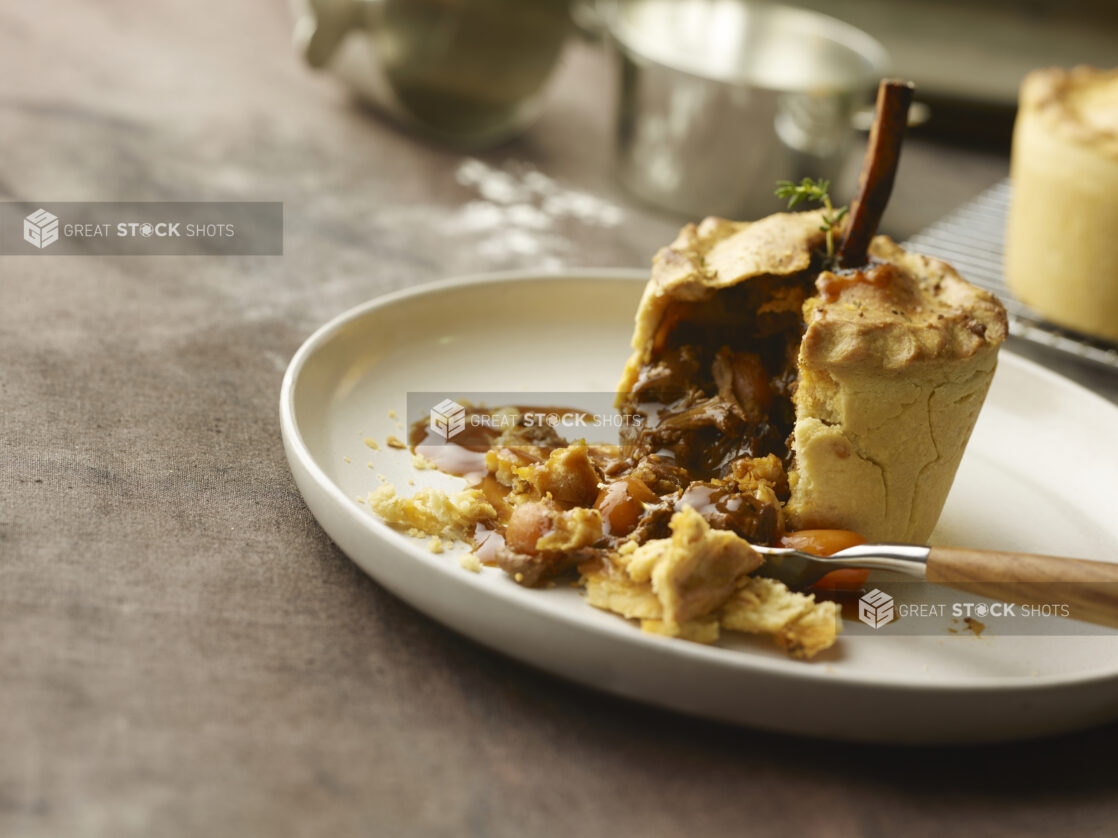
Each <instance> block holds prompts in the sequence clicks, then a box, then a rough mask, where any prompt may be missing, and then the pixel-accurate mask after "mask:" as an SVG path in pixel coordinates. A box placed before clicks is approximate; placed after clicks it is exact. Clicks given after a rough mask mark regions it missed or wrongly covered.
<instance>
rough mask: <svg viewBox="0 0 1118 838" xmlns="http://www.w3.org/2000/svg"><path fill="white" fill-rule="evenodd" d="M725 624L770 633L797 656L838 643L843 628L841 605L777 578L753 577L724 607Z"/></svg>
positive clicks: (723, 618)
mask: <svg viewBox="0 0 1118 838" xmlns="http://www.w3.org/2000/svg"><path fill="white" fill-rule="evenodd" d="M721 620H722V627H723V628H726V629H729V630H731V631H741V632H746V633H747V634H768V635H772V637H773V638H774V639H775V640H776V642H777V644H778V645H779V646H780V647H781V648H782V649H784V650H785V651H786V652H788V653H789V654H790V655H793V656H795V657H803V658H810V657H812V656H814V655H815V654H816V653H818V652H821V651H822V650H824V649H827V648H830V647H831V646H833V645H834V643H835V639H836V637H837V635H838V633H839V632H840V631H842V620H841V615H840V614H839V610H838V606H837V605H836V604H835V603H833V602H829V601H824V602H816V600H815V597H814V596H813V595H811V594H799V593H794V592H792V591H790V590H788V588H787V587H786V586H785V585H784V583H783V582H779V581H777V580H775V579H767V578H764V577H759V576H758V577H751V578H750V579H749V582H748V583H747V584H746V585H745V586H744V587H743V588H741V589H740V590H739V591H737V592H736V593H735V594H734V595H733V596H732V597H731V598H730V599H729V601H728V602H727V603H726V605H725V606H724V607H723V609H722V617H721Z"/></svg>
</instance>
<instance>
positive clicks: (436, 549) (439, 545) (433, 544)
mask: <svg viewBox="0 0 1118 838" xmlns="http://www.w3.org/2000/svg"><path fill="white" fill-rule="evenodd" d="M427 549H428V550H430V551H431V552H432V553H441V552H442V551H443V540H442V539H441V538H439V537H438V536H437V535H436V536H434V537H433V538H431V539H430V540H429V541H428V542H427Z"/></svg>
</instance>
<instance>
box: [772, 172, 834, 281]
mask: <svg viewBox="0 0 1118 838" xmlns="http://www.w3.org/2000/svg"><path fill="white" fill-rule="evenodd" d="M830 189H831V182H830V181H829V180H820V181H814V180H812V179H811V178H809V177H805V178H804V179H803V180H801V181H800V182H799V183H793V182H792V181H790V180H782V181H778V182H777V184H776V192H775V193H774V194H775V195H776V197H778V198H787V199H788V209H795V207H796V205H797V204H799V203H801V202H803V201H815V202H816V203H819V204H822V205H823V209H824V213H823V224H822V225H821V226H820V227H819V229H820V230H822V231H823V232H824V233H826V234H827V261H828V262H832V261H834V258H835V231H836V230H838V229H839V226H840V225H841V224H842V220H843V219H844V218H846V213H847V211H848V210H849V207H839V208H838V209H835V208H834V206H833V205H832V204H831V196H830Z"/></svg>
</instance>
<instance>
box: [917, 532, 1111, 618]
mask: <svg viewBox="0 0 1118 838" xmlns="http://www.w3.org/2000/svg"><path fill="white" fill-rule="evenodd" d="M927 579H928V581H929V582H935V583H936V584H938V585H946V586H947V587H949V588H954V589H955V590H958V591H967V592H969V593H972V594H979V595H980V596H988V597H991V598H992V599H999V600H1002V601H1003V602H1016V603H1018V604H1020V605H1038V606H1042V605H1048V604H1055V605H1058V604H1064V605H1067V606H1068V609H1069V612H1070V613H1068V614H1067V615H1066V616H1068V617H1070V618H1071V619H1073V620H1083V621H1085V622H1088V623H1095V624H1097V625H1101V626H1110V627H1111V628H1118V564H1112V563H1110V562H1092V561H1088V560H1086V559H1064V558H1059V557H1056V556H1037V555H1034V554H1032V553H1006V552H1000V551H995V550H967V549H963V548H958V547H933V548H931V551H930V552H929V553H928V569H927Z"/></svg>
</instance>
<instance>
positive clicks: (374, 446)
mask: <svg viewBox="0 0 1118 838" xmlns="http://www.w3.org/2000/svg"><path fill="white" fill-rule="evenodd" d="M365 444H366V445H368V446H369V447H370V448H372V449H373V450H374V451H379V450H380V445H379V444H378V443H377V441H376V440H375V439H373V438H372V437H371V436H367V437H365Z"/></svg>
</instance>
